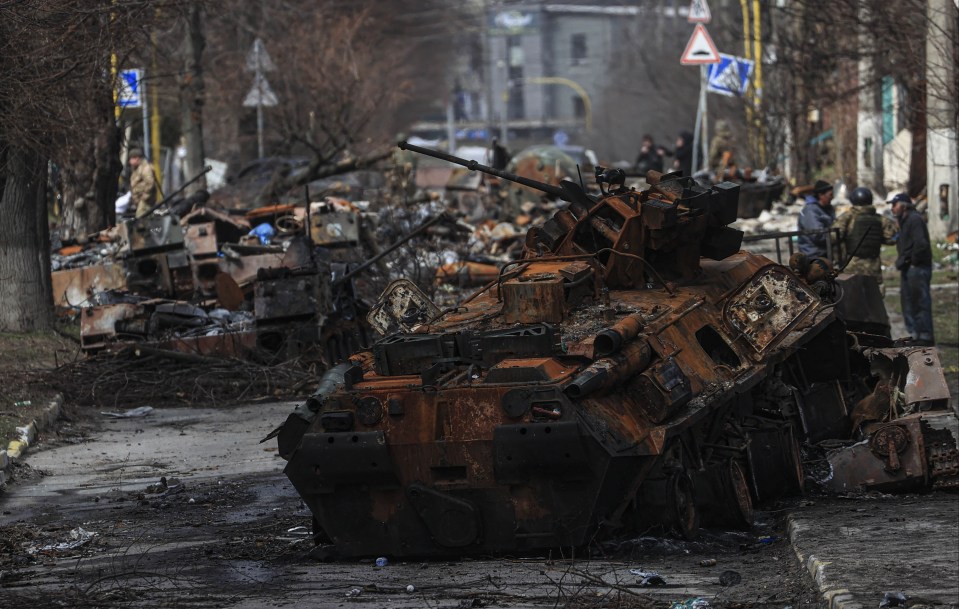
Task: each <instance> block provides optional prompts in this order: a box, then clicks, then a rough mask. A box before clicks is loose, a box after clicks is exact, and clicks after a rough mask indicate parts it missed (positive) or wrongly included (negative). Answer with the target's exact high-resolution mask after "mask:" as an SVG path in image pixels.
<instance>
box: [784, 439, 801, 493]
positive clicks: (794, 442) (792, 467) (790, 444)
mask: <svg viewBox="0 0 959 609" xmlns="http://www.w3.org/2000/svg"><path fill="white" fill-rule="evenodd" d="M784 450H785V451H786V463H787V464H788V465H789V467H788V469H786V470H784V474H786V475H788V476H789V490H790V491H791V492H793V493H796V494H798V495H804V494H805V493H806V472H805V471H803V466H802V450H801V449H800V448H799V439H798V438H797V437H796V431H795V429H792V430H790V432H789V439H788V440H787V442H786V446H785V447H784Z"/></svg>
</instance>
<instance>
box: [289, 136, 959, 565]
mask: <svg viewBox="0 0 959 609" xmlns="http://www.w3.org/2000/svg"><path fill="white" fill-rule="evenodd" d="M401 147H404V148H407V149H410V150H413V151H416V152H420V153H423V154H429V155H431V156H435V157H438V158H442V159H445V160H448V161H451V162H454V163H460V164H463V165H464V166H466V167H469V168H470V169H476V170H480V171H484V172H487V173H491V174H494V175H497V176H499V177H501V178H503V179H506V180H515V181H518V182H521V183H524V184H525V185H527V186H532V187H534V188H538V189H540V190H542V191H543V192H545V193H547V194H548V195H550V196H553V197H556V198H560V199H563V200H565V201H566V202H568V207H566V208H565V209H562V210H561V211H558V212H557V213H556V214H555V215H554V216H553V217H552V219H550V220H549V221H547V222H546V223H544V224H543V225H542V226H539V227H537V228H534V229H532V230H531V231H530V233H529V235H528V236H527V239H526V247H525V254H524V257H523V258H522V259H521V260H517V261H515V262H513V263H510V264H507V265H505V266H504V267H503V268H502V269H501V272H500V274H499V276H498V278H496V279H495V280H494V281H492V282H490V283H489V284H488V285H487V286H485V287H484V288H483V289H481V290H479V291H478V292H477V293H475V294H474V295H472V296H471V297H469V298H467V299H465V300H464V301H463V302H461V303H460V304H459V305H458V306H455V307H452V308H448V309H446V310H439V309H437V308H435V307H434V306H433V305H432V304H431V303H430V302H429V301H428V299H426V298H425V296H423V295H422V293H419V292H418V290H416V288H415V286H413V285H412V284H403V283H400V284H396V285H393V286H391V288H388V290H387V293H386V294H385V296H384V299H382V300H381V302H380V303H379V304H378V306H377V307H376V308H375V309H374V311H373V312H372V313H371V318H370V320H371V323H373V324H374V325H375V326H377V327H379V328H380V329H382V330H385V331H386V334H385V336H383V337H382V338H380V339H379V340H377V341H376V342H375V343H374V344H373V345H372V348H370V349H367V350H363V351H360V352H358V353H355V354H354V355H353V356H351V357H350V358H349V359H348V360H347V361H345V362H343V363H341V364H339V365H337V366H335V367H333V368H332V369H330V370H329V371H327V372H326V373H325V375H324V376H323V377H322V379H321V382H320V385H319V388H318V390H317V391H316V393H315V394H314V395H313V396H312V397H311V398H309V399H308V400H307V401H306V402H305V403H304V404H302V405H299V406H298V407H297V408H296V409H295V411H294V412H293V413H292V414H291V415H290V416H289V418H288V419H287V420H286V422H285V423H284V424H283V425H281V426H280V427H279V428H278V429H277V430H276V431H274V433H273V434H271V436H270V437H273V436H275V437H276V438H277V441H278V444H279V453H280V455H281V456H282V457H283V458H284V459H286V460H287V461H288V463H287V466H286V470H285V472H286V474H287V476H288V477H289V479H290V481H291V482H292V484H293V485H294V487H295V488H296V490H297V491H298V493H299V494H300V495H301V496H302V498H303V500H304V501H305V502H306V504H307V505H308V506H309V508H310V510H311V511H312V513H313V516H314V535H315V537H316V541H317V543H318V544H321V546H320V547H319V548H318V549H317V553H319V554H324V553H329V555H331V556H370V555H391V556H411V557H416V556H420V557H425V556H451V555H465V554H489V553H504V552H510V553H513V552H522V551H526V550H533V549H542V548H553V547H564V546H565V547H579V546H584V545H587V544H589V543H590V542H592V541H594V540H597V539H602V538H604V537H609V536H611V535H618V534H624V533H629V532H643V531H647V530H649V529H651V528H654V527H661V528H662V529H669V530H672V531H674V532H675V533H677V534H679V535H682V536H685V537H693V536H694V535H695V534H696V531H697V528H698V527H699V525H700V522H701V521H702V522H703V523H706V524H709V523H716V524H722V525H724V526H730V525H732V526H736V525H739V526H742V527H747V526H749V524H750V523H751V521H752V511H753V505H754V502H764V501H768V500H770V499H772V498H776V497H780V496H782V495H785V494H790V493H800V492H802V491H803V487H804V484H805V477H804V471H803V462H802V458H801V450H802V449H801V445H802V444H803V443H816V444H817V445H822V443H824V442H827V444H828V442H830V441H831V442H833V444H832V445H828V446H829V448H830V450H832V451H834V452H835V454H838V455H840V456H841V458H840V459H838V460H837V461H835V467H837V468H847V469H845V470H842V471H838V469H837V471H835V472H834V475H833V476H832V477H831V478H832V479H837V480H838V479H841V480H842V484H844V485H852V486H858V487H860V488H881V489H890V490H891V489H895V488H900V487H908V488H923V487H950V486H955V485H956V484H957V482H959V478H957V473H959V457H957V453H956V444H955V433H956V432H955V417H954V416H953V414H952V412H951V411H947V410H945V409H946V407H947V406H946V404H947V401H948V392H947V391H945V389H944V388H945V382H944V379H943V377H942V371H941V369H940V366H939V362H938V358H937V355H936V351H935V350H934V349H928V348H918V347H894V346H893V343H892V341H891V340H889V338H888V328H886V334H887V336H883V333H882V332H881V328H880V332H878V333H876V332H875V328H872V327H870V326H868V324H865V325H864V324H862V323H860V321H859V320H856V319H852V320H846V319H844V318H843V317H842V316H841V315H840V311H839V309H838V307H837V304H836V301H837V300H838V298H839V297H838V296H837V294H840V293H841V292H842V290H841V288H839V287H836V286H837V284H836V281H837V280H836V279H835V278H834V277H832V276H831V275H830V274H829V273H818V274H817V273H812V274H809V275H808V276H807V275H801V274H800V273H797V272H795V271H793V270H791V269H790V268H788V267H785V266H783V265H780V264H777V263H774V262H773V261H771V260H769V259H767V258H765V257H763V256H759V255H755V254H752V253H750V252H747V251H741V249H740V245H741V238H742V233H741V232H739V231H737V230H734V229H732V228H729V227H728V226H727V225H728V224H729V223H731V222H733V221H734V220H735V219H736V216H737V213H736V212H737V202H738V199H739V192H738V186H737V185H735V184H729V183H722V184H718V185H715V186H712V187H709V188H706V187H702V186H699V185H697V184H696V183H695V182H694V181H693V180H691V179H689V178H687V177H681V176H679V175H676V174H666V175H661V174H654V173H652V172H651V173H650V175H649V183H650V184H651V186H650V187H649V188H648V189H646V190H643V191H634V190H630V189H626V188H624V187H623V186H622V184H623V176H622V174H621V173H619V172H616V171H606V170H603V169H602V168H597V176H596V178H597V182H598V183H599V184H600V186H601V189H602V194H601V195H599V196H590V195H587V194H586V193H585V191H584V189H583V188H582V186H581V185H579V184H576V183H573V182H569V181H564V182H562V183H561V184H560V185H559V186H551V185H548V184H541V183H537V182H535V181H533V180H529V179H524V178H519V177H517V176H515V175H512V174H508V173H506V172H502V171H496V170H493V169H491V168H489V167H485V166H483V165H479V164H477V163H476V162H473V161H465V160H463V159H458V158H456V157H452V156H449V155H445V154H442V153H438V152H435V151H432V150H425V149H421V148H418V147H415V146H411V145H405V144H401ZM812 266H813V267H816V268H825V267H821V266H816V265H812ZM804 271H805V272H807V274H808V272H809V268H806V269H804ZM849 291H850V292H852V291H854V290H852V289H850V290H849ZM876 293H877V294H878V291H877V292H876ZM831 458H832V457H831ZM832 462H833V461H830V463H832ZM825 478H827V479H830V476H829V475H827V476H825ZM827 482H828V480H827ZM850 488H851V487H850Z"/></svg>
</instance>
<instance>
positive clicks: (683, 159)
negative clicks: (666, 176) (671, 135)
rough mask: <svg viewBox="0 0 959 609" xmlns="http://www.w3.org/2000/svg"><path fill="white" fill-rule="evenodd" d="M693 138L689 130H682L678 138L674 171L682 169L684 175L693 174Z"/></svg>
mask: <svg viewBox="0 0 959 609" xmlns="http://www.w3.org/2000/svg"><path fill="white" fill-rule="evenodd" d="M693 139H694V138H693V134H692V133H690V132H689V131H680V132H679V137H677V138H676V153H675V155H674V158H673V171H677V170H678V171H681V172H682V174H683V175H684V176H691V175H693Z"/></svg>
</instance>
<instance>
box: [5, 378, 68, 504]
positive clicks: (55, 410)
mask: <svg viewBox="0 0 959 609" xmlns="http://www.w3.org/2000/svg"><path fill="white" fill-rule="evenodd" d="M62 407H63V396H62V395H60V394H57V395H56V397H54V398H53V399H52V400H50V403H49V404H48V405H47V407H46V408H44V409H43V412H42V413H40V415H39V416H38V417H37V418H36V419H34V420H32V421H30V424H29V425H24V426H23V427H17V433H18V434H19V435H20V439H19V440H11V441H10V443H9V444H8V445H7V449H6V450H0V489H2V488H3V487H4V486H5V485H6V481H7V474H8V473H9V471H10V468H11V467H12V466H13V462H14V461H16V460H17V459H20V458H21V457H22V456H23V455H24V453H26V452H27V449H28V448H30V445H31V444H33V443H35V442H36V440H37V435H38V434H39V433H41V432H43V431H45V430H47V429H48V428H50V427H53V424H54V423H56V421H57V419H58V418H60V410H61V408H62Z"/></svg>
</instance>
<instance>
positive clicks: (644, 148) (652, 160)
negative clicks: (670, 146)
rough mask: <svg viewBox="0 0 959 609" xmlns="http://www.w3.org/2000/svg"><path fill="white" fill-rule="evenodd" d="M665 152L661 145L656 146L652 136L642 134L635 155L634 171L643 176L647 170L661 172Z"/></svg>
mask: <svg viewBox="0 0 959 609" xmlns="http://www.w3.org/2000/svg"><path fill="white" fill-rule="evenodd" d="M665 153H666V150H665V149H664V148H663V147H662V146H657V145H656V144H655V142H653V136H651V135H649V134H647V135H644V136H643V139H642V145H641V146H640V148H639V154H638V155H637V156H636V165H635V167H636V173H638V174H639V175H643V176H645V175H646V172H647V171H649V170H654V171H659V172H662V170H663V160H664V159H663V155H664V154H665Z"/></svg>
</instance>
